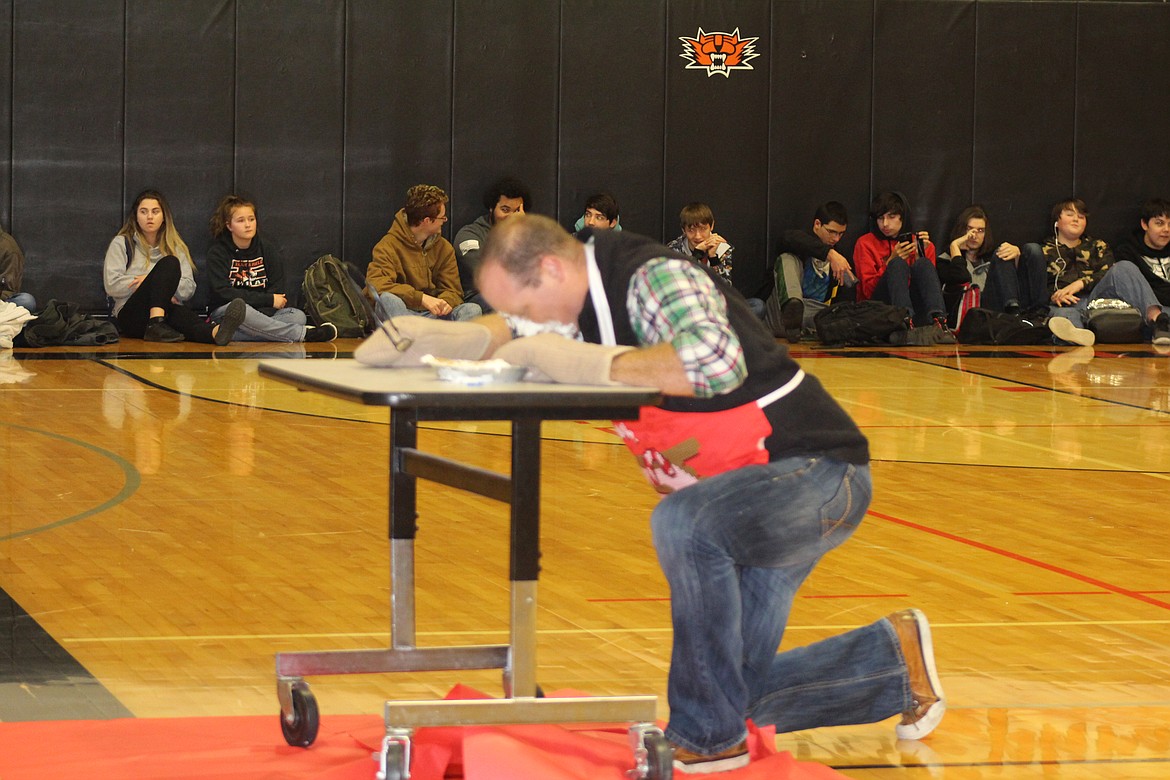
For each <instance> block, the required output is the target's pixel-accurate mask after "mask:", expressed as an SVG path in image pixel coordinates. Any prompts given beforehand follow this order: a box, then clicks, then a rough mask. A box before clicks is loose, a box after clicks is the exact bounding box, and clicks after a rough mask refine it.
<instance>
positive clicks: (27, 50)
mask: <svg viewBox="0 0 1170 780" xmlns="http://www.w3.org/2000/svg"><path fill="white" fill-rule="evenodd" d="M700 28H702V29H703V30H704V31H706V32H725V33H730V32H733V31H734V30H736V29H738V30H739V32H740V35H741V36H742V37H744V38H756V39H757V40H756V41H755V53H756V54H758V56H757V57H755V58H753V59H752V60H750V64H751V66H752V67H751V69H746V68H745V69H739V70H734V71H731V72H729V73H728V75H727V76H723V75H719V74H715V75H708V72H706V71H704V70H701V69H694V68H692V69H688V68H687V67H686V65H687V60H685V59H684V58H683V57H681V56H680V55H681V54H682V52H683V44H682V42H681V41H680V40H679V39H680V37H691V36H694V35H696V33H697V32H698V30H699V29H700ZM1165 29H1170V4H1168V3H1162V2H1153V1H1146V0H1133V1H1132V2H1126V1H1123V0H1092V1H1090V0H1037V1H1036V2H1012V1H1009V0H768V1H767V2H761V1H760V0H724V1H723V2H711V1H710V0H706V1H705V0H645V1H644V2H636V3H630V2H623V1H622V0H557V1H556V2H546V3H531V2H525V1H524V0H496V2H487V1H486V0H447V1H446V2H440V1H439V0H436V2H429V3H415V2H410V0H322V1H321V2H317V3H302V2H295V1H294V0H171V1H170V2H167V3H158V2H151V0H92V1H91V2H86V3H78V2H74V0H0V39H2V40H6V41H10V43H11V45H10V47H9V57H8V58H6V59H4V58H0V59H2V60H3V61H2V62H0V198H2V199H3V202H2V203H0V221H3V223H4V226H5V227H6V228H7V229H9V230H10V231H11V232H12V233H13V234H14V235H15V236H16V238H17V240H18V241H20V243H21V245H22V246H23V247H24V249H25V253H26V255H27V257H28V260H29V267H28V269H27V271H26V288H27V289H28V290H29V291H30V292H32V293H33V294H34V295H36V296H37V297H38V298H39V299H40V300H41V301H46V300H47V299H49V298H61V299H66V300H73V301H76V302H78V303H81V304H82V305H83V306H85V307H86V308H87V309H90V310H94V311H101V310H103V309H104V295H103V293H102V290H101V273H100V264H101V258H102V256H103V254H104V252H105V248H106V245H107V244H108V242H109V240H110V238H111V237H112V236H113V234H114V233H115V232H116V231H117V229H118V228H119V226H120V225H121V222H122V220H123V218H124V216H125V212H126V209H127V207H128V205H129V202H130V199H132V198H133V197H134V195H135V194H136V193H137V192H138V191H139V190H141V189H142V188H144V187H147V186H153V187H157V188H159V189H161V190H162V191H163V192H165V193H166V194H167V195H168V197H169V198H170V201H171V204H172V207H173V208H174V211H175V221H176V224H177V225H178V227H179V228H180V229H181V231H182V233H183V235H184V237H185V239H186V240H187V242H188V244H189V246H190V247H191V248H192V250H193V253H194V254H195V256H196V261H197V262H198V263H199V264H200V265H202V263H203V254H204V252H205V250H206V247H207V245H208V243H209V241H210V238H209V236H208V235H207V227H206V226H207V219H208V217H209V216H210V213H211V210H212V209H213V208H214V206H215V204H216V202H217V201H218V199H219V198H220V197H221V196H222V195H223V194H225V193H227V192H228V191H232V190H239V191H242V192H243V193H245V194H247V195H250V196H252V197H254V198H255V199H256V200H257V203H258V206H259V211H260V217H261V230H262V231H263V232H264V233H266V234H268V235H271V236H273V237H275V238H277V239H279V241H280V243H281V244H282V245H283V247H284V250H285V254H286V259H287V263H288V268H287V271H288V273H289V275H290V281H291V282H293V285H290V288H291V289H290V291H292V290H293V289H295V287H294V285H295V279H296V277H297V275H298V274H299V273H300V271H301V270H302V269H303V268H304V267H305V266H306V265H307V264H308V263H309V262H310V261H311V260H312V259H313V258H314V257H315V256H316V255H317V254H320V253H324V252H332V253H334V254H339V255H341V256H343V257H345V258H346V259H347V260H349V261H351V262H353V263H355V264H356V265H358V266H362V267H364V266H365V264H366V263H367V262H368V260H369V253H370V249H371V247H372V246H373V244H374V243H375V242H376V241H377V240H378V239H379V238H380V237H381V235H382V234H383V233H384V232H385V230H386V229H387V228H388V226H389V224H390V220H391V219H392V217H393V215H394V213H395V211H397V209H398V208H399V207H400V206H401V205H402V200H403V196H404V194H405V191H406V189H407V188H408V187H409V186H410V185H412V184H416V183H420V182H425V183H432V184H437V185H439V186H441V187H443V188H444V189H446V190H447V191H448V193H449V194H450V196H451V199H452V200H451V204H450V207H449V214H450V216H451V219H450V221H449V222H448V224H447V225H446V230H445V232H446V234H447V236H448V237H450V236H453V235H454V233H455V231H457V230H458V229H459V227H460V226H461V225H462V224H464V223H466V222H469V221H471V220H472V219H474V218H475V217H477V216H478V215H479V214H480V213H481V212H482V205H481V203H480V200H481V195H482V192H483V190H484V188H485V187H486V186H488V185H489V184H490V183H491V182H492V181H493V180H494V179H496V178H498V177H499V176H502V175H513V176H517V177H519V178H521V179H523V180H524V181H525V182H526V183H527V184H528V185H529V186H530V187H531V189H532V192H533V196H534V199H535V206H536V208H535V210H536V211H537V212H539V213H543V214H548V215H551V216H554V217H556V219H557V220H558V221H559V222H560V223H561V224H564V225H566V226H567V225H570V224H571V223H572V222H573V221H574V220H575V219H576V217H577V216H578V215H579V214H580V210H581V205H582V201H583V200H584V197H585V196H586V195H587V194H589V193H591V192H593V191H594V190H598V189H609V190H611V191H612V192H613V193H614V195H615V196H616V197H617V198H618V200H619V202H620V203H621V206H622V222H623V225H624V226H626V228H627V229H631V230H636V231H638V232H643V233H647V234H649V235H651V236H654V237H657V238H661V239H664V240H669V239H671V238H673V237H674V236H676V235H678V232H679V231H678V221H677V214H678V210H679V208H680V207H681V206H682V205H683V204H684V203H686V202H687V201H690V200H703V201H707V202H708V203H710V204H711V206H712V208H713V209H714V212H715V215H716V221H717V229H718V230H719V232H721V233H723V234H724V235H725V236H726V237H727V238H729V239H730V240H731V241H732V242H733V243H734V244H735V245H736V278H737V282H738V283H739V285H740V286H741V288H742V289H744V290H745V291H746V292H752V291H753V290H754V288H755V287H756V286H758V284H759V281H760V280H761V278H762V275H763V270H764V267H765V265H766V263H767V261H768V259H769V257H770V256H771V255H772V254H773V253H774V251H775V242H776V238H777V237H778V235H779V233H780V232H781V231H782V230H784V229H786V228H789V227H806V226H808V225H809V224H810V222H811V218H812V212H813V209H814V208H815V206H816V205H817V204H818V203H820V202H821V201H824V200H827V199H830V198H834V199H838V200H841V201H843V202H844V203H845V204H846V205H847V207H848V208H849V210H850V214H851V225H850V232H849V234H848V235H847V237H846V239H845V242H844V244H843V248H845V249H846V250H848V249H849V248H851V246H852V244H853V242H854V241H855V240H856V238H857V236H858V235H860V234H861V233H862V232H863V231H864V230H866V229H867V219H866V209H867V206H868V204H869V201H870V199H871V198H872V196H873V195H874V194H875V193H876V191H878V190H880V189H883V188H893V189H898V190H900V191H902V192H903V193H905V194H906V195H907V196H908V198H909V199H910V200H911V203H912V205H913V206H914V208H915V211H916V216H917V224H918V225H919V226H920V227H923V228H926V229H928V230H930V231H931V234H932V235H933V236H934V237H935V238H936V240H937V241H938V242H939V243H940V244H941V243H944V242H945V237H946V235H945V234H946V232H947V231H948V230H949V228H950V225H951V222H952V221H953V220H954V218H955V216H956V214H957V213H958V212H959V210H961V209H962V208H963V207H964V206H966V205H967V204H968V203H970V202H972V201H976V202H981V203H983V204H984V205H985V206H987V207H988V209H989V211H990V213H991V216H992V220H993V224H994V227H995V229H996V234H997V235H999V236H1000V237H1002V238H1004V239H1007V240H1011V241H1013V242H1016V243H1022V242H1025V241H1030V240H1036V239H1039V238H1041V237H1042V236H1043V235H1044V234H1045V232H1046V230H1047V229H1049V227H1050V222H1048V218H1047V214H1048V210H1049V207H1050V205H1051V203H1052V202H1053V201H1054V200H1056V199H1058V198H1060V197H1063V196H1065V195H1067V194H1070V193H1075V194H1077V195H1080V196H1081V197H1083V198H1085V199H1086V200H1087V201H1088V203H1089V206H1090V208H1091V210H1092V216H1091V219H1090V228H1091V231H1092V232H1093V233H1094V234H1095V235H1098V236H1100V237H1102V238H1105V239H1107V240H1111V239H1115V238H1116V237H1117V236H1118V235H1119V234H1120V233H1122V232H1124V231H1126V230H1128V229H1129V228H1131V227H1132V226H1133V223H1134V221H1135V216H1136V208H1137V206H1138V205H1139V204H1140V201H1141V200H1142V199H1143V198H1144V197H1146V196H1148V195H1153V194H1161V195H1163V196H1166V195H1170V181H1168V178H1170V147H1168V145H1167V144H1165V143H1164V141H1163V138H1162V133H1161V128H1162V124H1163V119H1164V117H1165V100H1164V98H1163V97H1162V96H1161V95H1160V93H1158V91H1157V90H1158V87H1157V85H1158V84H1159V80H1158V78H1159V76H1160V75H1161V72H1160V71H1159V67H1160V66H1161V64H1162V63H1164V62H1166V61H1167V60H1170V39H1168V38H1167V36H1164V35H1157V34H1154V33H1155V32H1156V31H1159V30H1165ZM200 295H201V296H202V295H205V284H204V290H203V291H201V293H200ZM196 300H197V301H199V300H205V297H204V298H197V299H196Z"/></svg>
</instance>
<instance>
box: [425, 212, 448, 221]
mask: <svg viewBox="0 0 1170 780" xmlns="http://www.w3.org/2000/svg"><path fill="white" fill-rule="evenodd" d="M427 219H429V220H430V221H431V222H446V221H447V215H446V214H444V215H443V216H441V217H427Z"/></svg>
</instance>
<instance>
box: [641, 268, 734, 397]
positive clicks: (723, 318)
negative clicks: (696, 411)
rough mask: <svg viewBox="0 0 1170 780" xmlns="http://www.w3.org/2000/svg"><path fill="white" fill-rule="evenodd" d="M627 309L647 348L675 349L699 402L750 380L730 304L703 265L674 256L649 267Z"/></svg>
mask: <svg viewBox="0 0 1170 780" xmlns="http://www.w3.org/2000/svg"><path fill="white" fill-rule="evenodd" d="M626 309H627V311H629V312H630V320H631V322H630V324H631V325H632V326H633V328H634V333H635V334H636V335H637V336H638V340H639V341H640V342H641V343H642V344H643V345H645V346H654V345H656V344H670V345H672V346H673V347H674V350H675V352H677V353H678V356H679V359H680V360H682V364H683V368H684V369H685V371H686V374H687V378H688V379H689V380H690V382H691V386H692V387H693V388H694V390H695V395H697V396H698V397H700V398H710V397H712V396H716V395H721V394H723V393H727V392H730V391H732V390H734V389H735V388H737V387H739V386H740V385H742V384H743V382H744V379H746V378H747V363H746V362H745V360H744V355H743V347H742V346H741V345H740V343H739V337H738V336H736V335H735V332H734V331H733V330H732V329H731V323H730V321H729V320H728V318H727V301H726V299H725V298H724V297H723V296H722V295H720V294H719V292H718V290H717V289H716V287H715V283H714V282H713V281H712V280H711V277H709V276H708V275H707V274H706V273H705V272H704V271H703V270H702V269H700V268H699V267H698V266H695V265H694V264H692V263H690V262H687V261H685V260H679V259H677V258H670V257H662V258H658V259H657V260H651V261H650V262H648V263H645V264H643V265H642V267H641V268H639V269H638V270H637V271H636V272H635V273H634V276H633V278H632V279H631V280H630V287H629V289H628V290H627V292H626Z"/></svg>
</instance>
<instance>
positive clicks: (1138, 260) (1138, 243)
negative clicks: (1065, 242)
mask: <svg viewBox="0 0 1170 780" xmlns="http://www.w3.org/2000/svg"><path fill="white" fill-rule="evenodd" d="M1114 256H1115V257H1116V258H1117V260H1119V261H1121V260H1125V261H1128V262H1130V263H1133V264H1134V265H1136V266H1137V267H1138V270H1140V271H1141V272H1142V276H1144V277H1145V278H1146V282H1148V283H1149V285H1150V289H1151V290H1153V292H1154V296H1155V297H1156V298H1157V299H1158V303H1160V304H1162V305H1163V306H1170V201H1168V200H1165V199H1163V198H1151V199H1150V200H1147V201H1146V202H1145V203H1143V204H1142V211H1141V229H1140V230H1139V229H1135V230H1134V231H1133V234H1132V235H1131V236H1130V237H1129V239H1128V240H1126V241H1123V242H1121V243H1120V244H1118V246H1117V251H1116V252H1114Z"/></svg>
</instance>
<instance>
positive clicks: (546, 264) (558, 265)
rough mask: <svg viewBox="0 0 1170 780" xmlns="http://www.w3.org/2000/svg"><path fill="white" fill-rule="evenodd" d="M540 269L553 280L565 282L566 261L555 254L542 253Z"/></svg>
mask: <svg viewBox="0 0 1170 780" xmlns="http://www.w3.org/2000/svg"><path fill="white" fill-rule="evenodd" d="M540 270H541V273H542V275H547V276H548V277H549V278H551V279H552V280H553V281H556V282H563V281H564V280H565V265H564V261H563V260H561V258H559V257H558V256H556V255H554V254H547V255H541V257H540Z"/></svg>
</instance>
